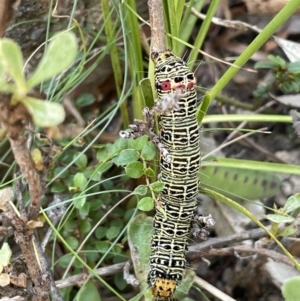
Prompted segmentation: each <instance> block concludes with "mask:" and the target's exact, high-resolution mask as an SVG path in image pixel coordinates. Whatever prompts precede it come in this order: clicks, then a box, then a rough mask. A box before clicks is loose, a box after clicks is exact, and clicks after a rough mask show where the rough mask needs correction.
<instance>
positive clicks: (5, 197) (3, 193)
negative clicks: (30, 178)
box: [0, 187, 14, 211]
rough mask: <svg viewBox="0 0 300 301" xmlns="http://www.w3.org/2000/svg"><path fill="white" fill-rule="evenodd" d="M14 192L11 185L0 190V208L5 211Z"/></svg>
mask: <svg viewBox="0 0 300 301" xmlns="http://www.w3.org/2000/svg"><path fill="white" fill-rule="evenodd" d="M13 197H14V193H13V190H12V188H11V187H7V188H3V189H1V190H0V210H3V211H7V206H8V203H9V202H10V201H12V199H13Z"/></svg>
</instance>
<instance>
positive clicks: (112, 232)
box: [106, 226, 121, 240]
mask: <svg viewBox="0 0 300 301" xmlns="http://www.w3.org/2000/svg"><path fill="white" fill-rule="evenodd" d="M120 230H121V229H120V227H116V226H112V227H110V228H108V230H107V232H106V237H107V239H109V240H112V239H114V238H116V237H117V236H118V235H119V233H120Z"/></svg>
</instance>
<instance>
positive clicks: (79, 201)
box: [74, 194, 86, 210]
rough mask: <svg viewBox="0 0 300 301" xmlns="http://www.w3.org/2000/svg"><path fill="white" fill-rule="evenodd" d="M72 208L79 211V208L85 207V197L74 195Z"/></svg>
mask: <svg viewBox="0 0 300 301" xmlns="http://www.w3.org/2000/svg"><path fill="white" fill-rule="evenodd" d="M74 198H75V200H74V206H75V208H77V209H79V210H81V208H82V207H83V206H84V205H85V202H86V196H85V194H75V195H74Z"/></svg>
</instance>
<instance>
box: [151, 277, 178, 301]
mask: <svg viewBox="0 0 300 301" xmlns="http://www.w3.org/2000/svg"><path fill="white" fill-rule="evenodd" d="M175 290H176V280H171V279H163V278H156V281H155V283H154V285H153V287H152V294H153V296H155V297H164V298H172V297H173V295H174V293H175Z"/></svg>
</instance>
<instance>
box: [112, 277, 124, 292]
mask: <svg viewBox="0 0 300 301" xmlns="http://www.w3.org/2000/svg"><path fill="white" fill-rule="evenodd" d="M114 283H115V285H116V286H117V288H118V289H119V290H121V291H122V290H124V289H125V287H126V286H127V282H126V281H125V280H124V276H123V273H116V274H115V276H114Z"/></svg>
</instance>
